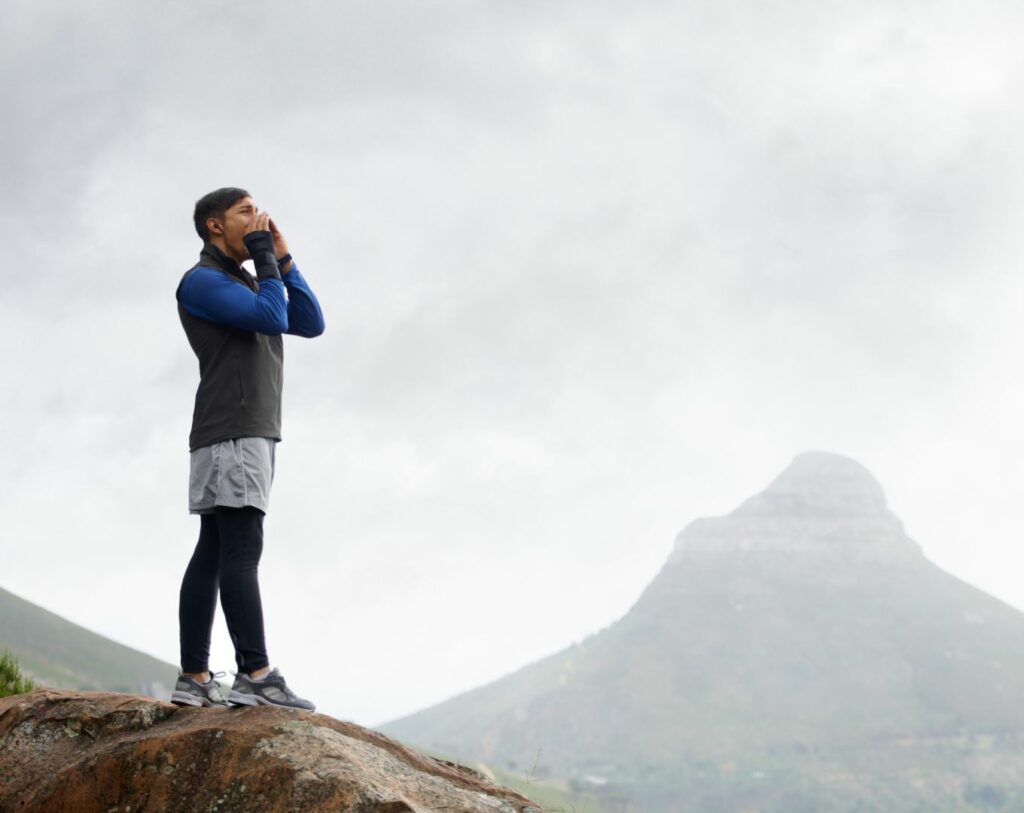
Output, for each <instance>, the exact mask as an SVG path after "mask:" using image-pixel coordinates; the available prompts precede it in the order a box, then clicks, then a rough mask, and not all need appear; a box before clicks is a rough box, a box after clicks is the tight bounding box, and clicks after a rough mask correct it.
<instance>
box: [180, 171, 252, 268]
mask: <svg viewBox="0 0 1024 813" xmlns="http://www.w3.org/2000/svg"><path fill="white" fill-rule="evenodd" d="M257 211H258V210H257V208H256V204H254V203H253V202H252V198H251V197H250V195H249V193H248V192H246V191H245V190H244V189H239V188H238V187H234V186H226V187H224V188H222V189H215V190H214V191H213V192H210V193H208V194H206V195H203V196H202V197H201V198H200V199H199V200H197V201H196V208H195V212H194V213H193V215H192V220H193V221H194V223H195V227H196V233H197V234H198V235H199V236H200V237H201V238H202V240H203V243H204V244H207V243H212V244H213V245H215V246H217V248H219V249H220V250H221V251H223V252H224V253H225V254H227V255H228V256H229V257H231V258H233V259H234V260H236V261H237V262H239V263H241V262H244V261H245V260H247V259H249V250H248V249H247V248H246V247H245V241H244V240H243V239H242V235H243V234H245V229H246V226H248V225H249V223H250V221H251V220H252V219H253V218H254V217H255V216H256V212H257Z"/></svg>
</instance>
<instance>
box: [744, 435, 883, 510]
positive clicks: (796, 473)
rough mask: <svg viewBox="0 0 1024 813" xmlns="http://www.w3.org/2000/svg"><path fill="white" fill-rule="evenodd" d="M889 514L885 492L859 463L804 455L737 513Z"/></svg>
mask: <svg viewBox="0 0 1024 813" xmlns="http://www.w3.org/2000/svg"><path fill="white" fill-rule="evenodd" d="M886 511H887V508H886V502H885V492H884V491H882V485H881V483H879V482H878V480H876V479H875V477H874V475H873V474H872V473H871V472H870V471H868V470H867V469H866V468H865V467H864V466H862V465H861V464H860V463H858V462H857V461H856V460H854V459H852V458H849V457H844V456H843V455H840V454H835V453H834V452H820V451H812V452H803V453H802V454H798V455H797V456H796V457H795V458H793V462H792V463H790V464H789V465H788V466H787V467H786V468H785V470H783V472H782V473H781V474H780V475H779V476H778V477H776V478H775V479H774V480H773V481H772V482H771V483H770V484H769V485H768V487H767V488H766V489H765V490H764V491H762V492H761V493H760V494H758V495H756V496H754V497H751V498H750V499H749V500H747V501H746V502H744V503H743V505H741V506H740V507H739V508H738V509H737V510H736V512H735V513H738V514H745V515H749V514H762V513H779V512H785V513H814V514H838V515H851V514H852V515H859V516H865V515H873V514H881V513H885V512H886Z"/></svg>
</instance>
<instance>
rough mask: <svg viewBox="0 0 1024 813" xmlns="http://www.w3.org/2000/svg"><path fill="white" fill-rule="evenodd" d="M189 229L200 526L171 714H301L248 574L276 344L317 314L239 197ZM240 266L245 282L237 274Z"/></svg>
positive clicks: (257, 529)
mask: <svg viewBox="0 0 1024 813" xmlns="http://www.w3.org/2000/svg"><path fill="white" fill-rule="evenodd" d="M193 220H194V223H195V228H196V232H197V233H198V234H199V237H200V238H201V239H202V241H203V249H202V251H201V252H200V254H199V262H198V263H196V265H194V266H193V267H192V268H190V269H189V270H188V271H187V272H186V273H185V275H184V276H183V277H182V278H181V282H180V283H179V284H178V289H177V291H176V294H175V296H176V298H177V300H178V315H179V317H180V319H181V324H182V326H183V327H184V328H185V335H186V336H187V337H188V341H189V344H190V345H191V346H192V350H193V351H194V352H195V354H196V357H197V358H198V359H199V388H198V390H197V391H196V401H195V410H194V411H193V413H192V431H191V434H190V435H189V455H190V471H189V513H192V514H198V515H199V518H200V531H199V541H198V543H197V544H196V548H195V551H194V553H193V554H192V559H191V560H190V562H189V564H188V567H187V568H186V570H185V576H184V578H183V579H182V583H181V592H180V596H179V605H178V621H179V624H180V634H181V670H180V672H179V675H178V680H177V683H176V685H175V687H174V692H173V693H172V695H171V702H173V703H177V704H178V705H186V706H230V705H233V704H234V705H249V706H255V705H261V704H262V705H275V706H288V707H291V708H299V709H308V710H310V711H312V710H313V709H314V708H315V707H314V705H313V703H311V702H310V701H308V700H303V699H302V698H300V697H297V696H296V695H295V693H294V692H293V691H292V690H291V689H290V688H289V687H288V685H287V684H286V683H285V680H284V677H283V676H282V675H281V673H280V672H279V671H278V669H277V668H276V667H275V668H274V669H271V668H270V661H269V659H268V658H267V652H266V644H265V642H264V635H263V607H262V602H261V599H260V590H259V582H258V579H257V571H258V565H259V559H260V554H261V553H262V551H263V517H264V515H265V513H266V510H267V505H268V501H269V497H270V485H271V483H272V482H273V479H274V449H275V445H276V444H277V442H278V441H280V440H281V389H282V383H283V361H284V346H283V341H282V338H281V334H283V333H290V334H292V335H295V336H304V337H306V338H313V337H314V336H319V335H320V334H321V333H323V330H324V319H323V314H322V313H321V311H320V303H319V302H318V301H317V298H316V296H315V295H314V294H313V292H312V290H310V288H309V285H308V284H307V283H306V281H305V279H303V277H302V275H301V274H300V273H299V269H298V268H297V267H296V265H295V261H294V260H293V259H292V256H291V254H290V253H289V252H288V244H287V243H286V242H285V239H284V236H283V235H282V234H281V232H280V231H279V230H278V228H277V226H276V225H275V224H274V221H273V220H271V219H270V215H269V214H268V213H266V212H260V211H259V209H258V208H257V206H256V205H255V204H254V203H253V200H252V197H251V196H250V195H249V193H248V192H246V191H245V190H244V189H238V188H235V187H227V188H224V189H217V190H215V191H213V192H210V193H209V194H208V195H204V196H203V197H202V198H200V199H199V200H198V201H197V202H196V206H195V212H194V213H193ZM249 259H251V260H252V261H253V265H254V266H255V269H256V277H255V278H253V276H252V274H250V273H249V272H248V271H246V270H245V269H243V268H242V265H241V264H242V263H243V262H245V261H246V260H249ZM286 291H287V298H286V296H285V292H286ZM218 588H219V590H220V596H221V605H222V607H223V609H224V617H225V619H226V621H227V625H228V632H229V633H230V634H231V640H232V642H233V644H234V647H235V661H236V663H237V665H238V671H237V672H232V674H233V675H234V676H235V681H234V685H233V686H232V687H231V691H230V693H229V695H228V697H227V698H225V697H224V695H223V694H222V692H221V691H220V687H219V686H218V684H217V681H216V678H217V677H219V676H221V675H223V674H224V673H223V672H216V673H214V674H213V675H211V674H210V672H209V663H208V659H209V654H210V636H211V633H212V630H213V618H214V613H215V611H216V608H217V591H218Z"/></svg>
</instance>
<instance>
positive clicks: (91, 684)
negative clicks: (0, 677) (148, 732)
mask: <svg viewBox="0 0 1024 813" xmlns="http://www.w3.org/2000/svg"><path fill="white" fill-rule="evenodd" d="M0 647H7V648H8V649H10V650H11V652H12V653H13V654H14V656H15V657H16V658H17V660H18V663H19V665H20V666H21V669H22V671H23V672H24V673H25V674H26V675H27V676H28V677H30V678H32V680H34V681H35V682H36V684H37V685H40V686H53V687H55V688H60V689H85V690H92V691H111V692H130V693H133V694H144V695H149V696H151V697H156V698H158V699H161V700H169V699H170V696H171V686H172V685H173V683H174V678H175V675H177V673H178V668H177V667H176V666H174V665H173V664H169V663H165V662H164V661H161V660H157V659H156V658H154V657H152V656H150V655H146V654H144V653H142V652H139V651H138V650H135V649H131V648H129V647H126V646H123V645H121V644H118V643H116V642H114V641H111V640H110V639H109V638H104V637H103V636H102V635H97V634H96V633H95V632H90V631H89V630H87V629H85V628H84V627H80V626H78V625H77V624H73V623H71V622H70V621H67V620H65V619H63V618H61V617H60V616H59V615H56V614H55V613H51V612H50V611H49V610H44V609H43V608H42V607H39V606H37V605H35V604H32V603H31V602H29V601H25V599H22V598H19V597H18V596H16V595H14V594H13V593H10V592H8V591H7V590H4V589H2V588H0Z"/></svg>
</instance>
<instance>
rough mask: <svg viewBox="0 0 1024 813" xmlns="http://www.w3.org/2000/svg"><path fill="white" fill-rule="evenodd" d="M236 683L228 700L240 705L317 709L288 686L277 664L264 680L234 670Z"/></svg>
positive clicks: (305, 709)
mask: <svg viewBox="0 0 1024 813" xmlns="http://www.w3.org/2000/svg"><path fill="white" fill-rule="evenodd" d="M231 674H233V675H234V676H235V683H234V685H233V686H232V687H231V693H230V694H229V695H228V700H229V701H230V702H232V703H234V704H236V705H239V706H285V707H286V708H290V709H303V710H304V711H316V706H314V705H313V704H312V703H311V702H310V701H309V700H303V699H302V698H301V697H296V696H295V692H293V691H292V690H291V689H289V688H288V684H287V683H285V682H284V676H283V675H282V674H281V673H280V672H279V671H277V667H276V666H275V667H274V668H273V669H271V670H270V671H269V672H268V673H267V674H266V675H264V677H263V679H262V680H253V679H252V678H250V677H249V676H248V675H247V674H245V672H232V673H231Z"/></svg>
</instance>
